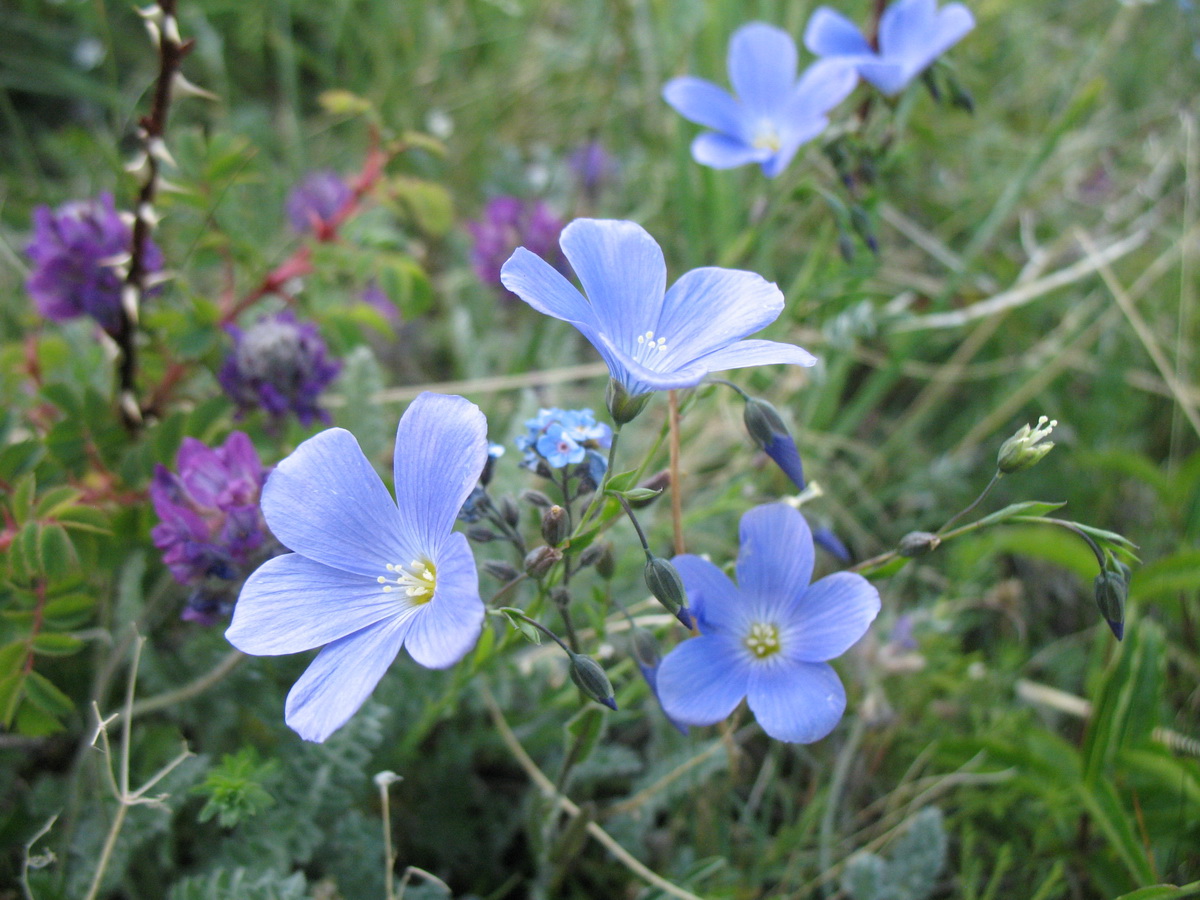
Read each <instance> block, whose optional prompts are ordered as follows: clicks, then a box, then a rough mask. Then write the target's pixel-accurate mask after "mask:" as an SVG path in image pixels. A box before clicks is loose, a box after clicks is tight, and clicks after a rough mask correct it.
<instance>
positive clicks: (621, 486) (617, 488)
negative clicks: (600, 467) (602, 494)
mask: <svg viewBox="0 0 1200 900" xmlns="http://www.w3.org/2000/svg"><path fill="white" fill-rule="evenodd" d="M637 474H638V473H637V472H636V471H634V470H630V471H628V472H619V473H617V474H616V475H614V476H613V477H612V478H610V479H608V483H607V484H605V486H604V488H605V490H606V491H611V492H612V493H614V494H620V493H624V492H625V491H628V490H631V489H632V488H633V487H634V485H635V484H636V482H637Z"/></svg>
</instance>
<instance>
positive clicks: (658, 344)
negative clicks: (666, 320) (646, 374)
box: [634, 331, 667, 368]
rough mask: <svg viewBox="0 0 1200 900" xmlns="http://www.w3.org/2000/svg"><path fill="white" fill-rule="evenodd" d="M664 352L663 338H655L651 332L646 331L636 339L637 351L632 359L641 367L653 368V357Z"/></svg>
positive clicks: (665, 341) (664, 340)
mask: <svg viewBox="0 0 1200 900" xmlns="http://www.w3.org/2000/svg"><path fill="white" fill-rule="evenodd" d="M666 351H667V339H666V338H665V337H660V338H656V337H655V336H654V332H653V331H647V332H646V333H645V334H639V335H638V337H637V351H636V352H635V353H634V358H635V359H636V360H637V361H638V362H640V363H641V364H642V365H644V366H649V367H651V368H653V364H654V359H655V357H657V356H660V355H661V354H663V353H666Z"/></svg>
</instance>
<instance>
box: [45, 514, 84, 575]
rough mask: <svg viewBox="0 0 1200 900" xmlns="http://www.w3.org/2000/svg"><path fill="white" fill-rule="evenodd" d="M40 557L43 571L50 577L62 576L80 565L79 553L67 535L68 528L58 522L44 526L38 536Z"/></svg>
mask: <svg viewBox="0 0 1200 900" xmlns="http://www.w3.org/2000/svg"><path fill="white" fill-rule="evenodd" d="M38 559H39V561H40V562H41V567H42V571H43V572H45V573H46V577H48V578H50V579H58V578H62V577H64V576H66V575H70V574H71V573H72V572H75V571H76V570H77V569H78V567H79V554H78V553H76V552H75V545H74V544H72V543H71V539H70V538H69V537H68V536H67V530H66V529H65V528H63V526H62V525H59V524H58V523H57V522H49V523H46V524H44V525H43V526H42V530H41V534H40V535H39V536H38Z"/></svg>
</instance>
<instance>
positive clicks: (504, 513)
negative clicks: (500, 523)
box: [500, 494, 521, 528]
mask: <svg viewBox="0 0 1200 900" xmlns="http://www.w3.org/2000/svg"><path fill="white" fill-rule="evenodd" d="M500 518H502V519H504V521H505V522H507V523H508V524H509V525H510V526H512V527H513V528H516V527H517V525H519V524H520V522H521V510H520V509H518V508H517V503H516V501H515V500H513V498H512V497H510V496H509V495H508V494H505V495H504V496H503V497H501V498H500Z"/></svg>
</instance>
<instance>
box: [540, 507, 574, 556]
mask: <svg viewBox="0 0 1200 900" xmlns="http://www.w3.org/2000/svg"><path fill="white" fill-rule="evenodd" d="M570 530H571V523H570V521H569V520H568V519H567V511H566V510H565V509H563V508H562V507H561V506H552V507H550V508H549V509H548V510H546V512H545V514H544V515H543V516H542V537H543V538H545V539H546V543H547V544H549V545H550V546H551V547H557V546H558V545H559V544H561V543H562V542H563V541H565V540H566V539H567V535H568V534H569V533H570Z"/></svg>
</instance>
